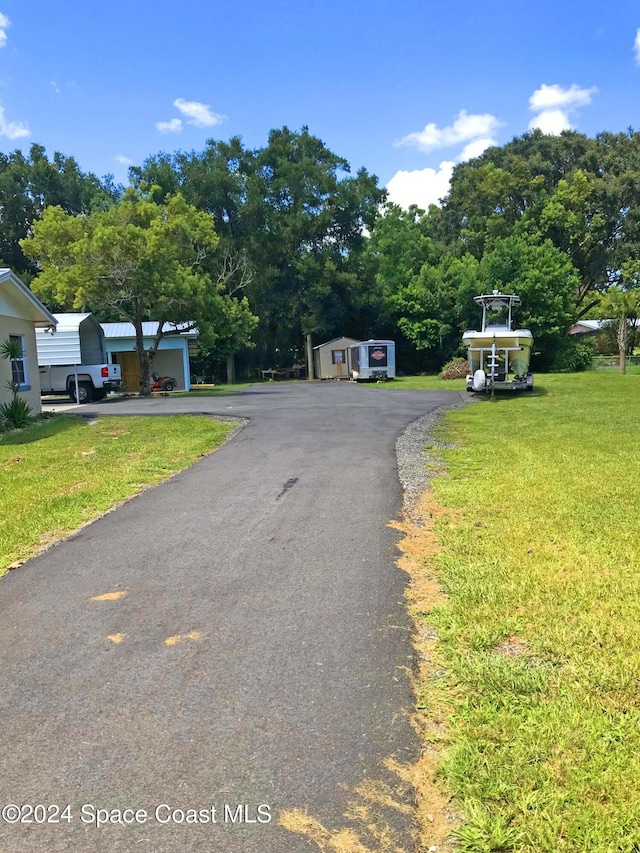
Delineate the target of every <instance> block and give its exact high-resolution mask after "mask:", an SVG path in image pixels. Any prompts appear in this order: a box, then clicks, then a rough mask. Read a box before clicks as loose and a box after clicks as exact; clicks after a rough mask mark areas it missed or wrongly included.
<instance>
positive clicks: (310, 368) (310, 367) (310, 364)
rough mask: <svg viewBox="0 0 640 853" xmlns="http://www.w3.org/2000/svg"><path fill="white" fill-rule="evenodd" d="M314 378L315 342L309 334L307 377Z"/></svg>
mask: <svg viewBox="0 0 640 853" xmlns="http://www.w3.org/2000/svg"><path fill="white" fill-rule="evenodd" d="M313 378H314V376H313V342H312V340H311V335H307V379H309V380H311V379H313Z"/></svg>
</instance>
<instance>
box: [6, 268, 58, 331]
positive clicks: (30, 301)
mask: <svg viewBox="0 0 640 853" xmlns="http://www.w3.org/2000/svg"><path fill="white" fill-rule="evenodd" d="M10 284H11V285H13V286H14V288H15V291H17V293H18V294H19V298H20V301H21V302H22V303H23V304H26V306H27V307H28V309H29V315H28V319H29V320H31V321H32V322H33V324H34V326H38V327H42V328H48V327H49V326H52V327H55V326H56V319H55V317H54V316H53V314H51V313H50V312H49V310H48V309H47V308H45V306H44V305H43V304H42V302H40V300H39V299H38V297H37V296H36V295H35V294H34V293H32V292H31V290H29V288H28V287H27V285H26V284H24V282H22V281H21V280H20V279H19V278H18V276H17V275H16V274H15V273H14V272H13V270H10V269H8V267H2V268H0V287H2V288H5V287H6V286H7V285H10Z"/></svg>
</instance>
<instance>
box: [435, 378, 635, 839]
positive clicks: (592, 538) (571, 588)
mask: <svg viewBox="0 0 640 853" xmlns="http://www.w3.org/2000/svg"><path fill="white" fill-rule="evenodd" d="M639 424H640V378H639V377H638V376H620V375H603V374H596V373H586V374H578V375H555V376H544V377H541V378H540V380H539V382H538V387H537V390H536V391H534V393H533V394H521V395H511V394H509V395H503V396H501V397H499V399H498V400H497V401H496V402H491V401H488V400H485V401H483V402H482V403H476V404H473V405H470V406H467V407H465V408H464V409H462V410H459V411H456V412H453V413H449V414H448V415H447V418H446V421H445V425H444V431H445V434H446V440H447V441H451V440H453V441H454V442H455V444H456V447H455V449H449V450H445V451H443V454H444V460H445V462H446V468H447V471H446V473H445V474H444V475H443V476H440V477H436V478H435V480H434V486H433V498H434V500H435V503H436V505H441V506H443V507H446V508H449V511H448V512H443V513H439V512H437V511H435V512H434V513H433V515H434V524H435V528H436V531H437V534H438V537H439V540H440V543H441V545H442V546H443V550H442V552H441V553H440V554H439V555H437V556H435V557H432V558H429V560H428V565H427V571H430V570H433V569H435V572H436V576H437V577H438V579H439V582H440V584H441V585H442V587H443V589H444V591H445V593H446V600H445V603H443V604H441V605H438V606H436V607H435V608H434V609H432V610H430V611H429V612H424V613H423V614H422V615H421V617H420V618H421V619H423V620H424V621H425V622H426V623H427V625H426V626H425V628H426V629H427V630H431V631H433V629H434V628H435V629H436V630H437V633H438V637H439V641H438V643H437V649H438V651H437V656H438V659H437V660H436V661H435V663H434V665H433V671H432V675H431V676H430V677H429V678H428V680H427V681H426V683H424V684H423V685H422V689H421V691H420V696H419V705H420V707H422V708H423V709H424V712H425V714H426V715H427V716H428V717H431V718H436V719H440V720H441V721H442V722H445V723H446V727H447V731H448V734H447V735H446V736H445V738H444V740H445V744H446V746H445V749H444V751H443V760H442V762H441V772H442V778H443V782H444V785H445V786H446V787H447V789H448V790H449V791H450V792H451V793H452V794H454V795H455V797H456V800H457V803H458V804H459V806H460V809H461V811H462V813H463V814H464V815H465V816H466V820H465V821H463V823H462V826H461V829H460V830H459V833H458V838H459V842H460V845H461V846H460V849H461V850H463V851H473V853H484V851H498V850H500V851H508V850H513V851H522V853H524V851H527V853H533V851H535V852H536V853H555V851H558V853H560V852H561V851H585V852H586V851H588V853H597V851H602V853H605V851H607V853H609V852H610V851H629V853H631V851H638V850H640V501H639V499H638V492H639V488H640V486H639V476H638V473H639V465H638V460H640V430H639V429H638V426H639Z"/></svg>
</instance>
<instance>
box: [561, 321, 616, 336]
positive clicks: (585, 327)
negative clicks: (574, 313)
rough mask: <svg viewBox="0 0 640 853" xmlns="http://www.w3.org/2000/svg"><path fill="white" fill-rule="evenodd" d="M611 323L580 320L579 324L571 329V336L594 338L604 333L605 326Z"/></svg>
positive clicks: (575, 324)
mask: <svg viewBox="0 0 640 853" xmlns="http://www.w3.org/2000/svg"><path fill="white" fill-rule="evenodd" d="M610 322H611V321H610V320H578V322H577V323H574V324H573V326H572V327H571V328H570V329H569V334H570V335H587V336H588V337H593V336H594V335H597V334H598V332H600V331H602V329H603V328H604V327H605V325H606V324H607V323H610Z"/></svg>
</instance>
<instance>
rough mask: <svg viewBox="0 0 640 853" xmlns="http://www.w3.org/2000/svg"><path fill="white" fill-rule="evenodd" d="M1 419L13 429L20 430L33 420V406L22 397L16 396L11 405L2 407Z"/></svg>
mask: <svg viewBox="0 0 640 853" xmlns="http://www.w3.org/2000/svg"><path fill="white" fill-rule="evenodd" d="M0 418H2V420H3V421H4V422H5V423H6V424H7V426H9V427H11V428H12V429H20V428H21V427H23V426H26V425H27V424H28V423H29V421H30V420H31V406H30V405H29V404H28V403H27V401H26V400H23V399H22V397H17V396H15V397H14V398H13V400H11V402H10V403H2V405H0Z"/></svg>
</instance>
